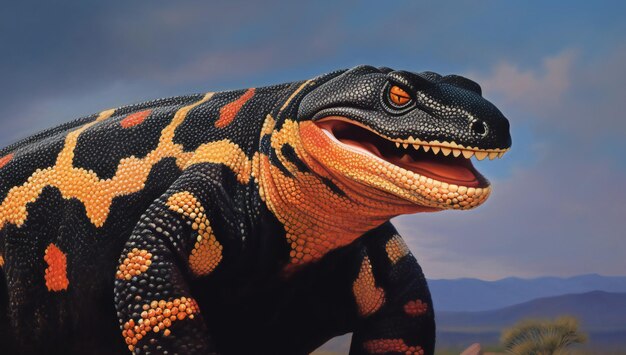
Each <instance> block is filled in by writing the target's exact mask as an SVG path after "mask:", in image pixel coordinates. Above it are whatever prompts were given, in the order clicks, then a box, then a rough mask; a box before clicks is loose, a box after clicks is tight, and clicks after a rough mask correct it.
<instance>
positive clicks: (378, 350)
mask: <svg viewBox="0 0 626 355" xmlns="http://www.w3.org/2000/svg"><path fill="white" fill-rule="evenodd" d="M363 347H364V348H365V350H366V351H367V352H369V353H370V354H386V353H390V352H396V353H402V354H406V355H424V349H422V348H421V347H420V346H417V345H415V346H409V345H406V343H405V342H404V340H402V339H376V340H368V341H366V342H365V343H363Z"/></svg>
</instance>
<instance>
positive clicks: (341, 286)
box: [0, 66, 511, 355]
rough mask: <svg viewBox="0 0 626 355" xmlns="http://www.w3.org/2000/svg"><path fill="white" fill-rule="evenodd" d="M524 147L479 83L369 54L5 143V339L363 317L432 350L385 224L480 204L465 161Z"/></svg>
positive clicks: (411, 278)
mask: <svg viewBox="0 0 626 355" xmlns="http://www.w3.org/2000/svg"><path fill="white" fill-rule="evenodd" d="M510 145H511V138H510V135H509V124H508V121H507V120H506V118H504V116H503V115H502V114H501V113H500V111H498V109H497V108H495V106H493V105H492V104H491V103H489V102H488V101H487V100H485V99H483V98H482V96H481V92H480V87H479V86H478V85H477V84H476V83H474V82H472V81H470V80H468V79H465V78H462V77H459V76H454V75H451V76H440V75H438V74H435V73H432V72H424V73H419V74H416V73H412V72H407V71H394V70H391V69H389V68H375V67H371V66H359V67H355V68H353V69H350V70H340V71H336V72H332V73H329V74H324V75H321V76H319V77H316V78H312V79H310V80H306V81H300V82H293V83H287V84H281V85H275V86H269V87H262V88H250V89H245V90H234V91H226V92H216V93H204V94H197V95H188V96H180V97H174V98H168V99H161V100H156V101H150V102H145V103H140V104H135V105H130V106H124V107H121V108H117V109H110V110H104V111H102V112H100V113H98V114H94V115H91V116H87V117H84V118H80V119H78V120H75V121H72V122H70V123H67V124H64V125H61V126H58V127H55V128H52V129H49V130H47V131H44V132H41V133H38V134H35V135H33V136H31V137H29V138H26V139H24V140H22V141H19V142H17V143H15V144H13V145H11V146H9V147H6V148H4V149H2V150H0V346H1V349H2V352H3V353H8V354H40V353H63V354H85V353H90V354H114V353H115V354H117V353H129V352H133V353H137V354H164V353H168V354H307V353H310V352H311V351H313V350H314V349H316V348H317V347H319V346H320V345H321V344H323V343H324V342H326V341H327V340H328V339H330V338H332V337H334V336H337V335H340V334H345V333H347V332H353V338H352V346H351V350H350V354H352V355H359V354H433V353H434V347H435V339H434V337H435V324H434V313H433V308H432V300H431V298H430V294H429V291H428V287H427V285H426V280H425V278H424V276H423V273H422V271H421V268H420V266H419V265H418V263H417V261H416V259H415V257H414V256H413V255H412V254H411V252H410V251H409V249H408V248H407V246H406V244H405V243H404V241H403V240H402V238H401V237H400V236H399V235H398V233H397V231H396V230H395V229H394V227H393V226H392V225H391V224H390V222H389V220H390V219H391V218H392V217H394V216H397V215H400V214H407V213H416V212H425V211H438V210H443V209H470V208H473V207H476V206H478V205H480V204H481V203H482V202H484V201H485V199H486V198H487V197H488V196H489V193H490V187H489V183H488V182H487V180H486V179H484V178H483V177H482V176H480V174H479V173H478V172H476V171H475V169H473V167H471V164H470V163H469V159H470V158H471V157H476V158H477V159H484V158H486V157H489V158H490V159H493V158H495V157H500V156H502V154H504V152H506V151H507V150H508V148H509V147H510ZM433 166H435V167H436V168H433ZM450 171H452V172H453V173H450Z"/></svg>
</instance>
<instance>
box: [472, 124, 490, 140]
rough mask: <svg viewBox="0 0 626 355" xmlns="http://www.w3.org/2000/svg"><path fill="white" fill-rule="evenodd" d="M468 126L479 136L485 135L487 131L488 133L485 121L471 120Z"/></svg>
mask: <svg viewBox="0 0 626 355" xmlns="http://www.w3.org/2000/svg"><path fill="white" fill-rule="evenodd" d="M469 128H470V130H471V131H472V132H474V133H476V134H478V135H480V136H481V137H484V136H486V135H487V133H489V127H488V126H487V123H485V121H480V120H476V121H472V122H471V123H470V125H469Z"/></svg>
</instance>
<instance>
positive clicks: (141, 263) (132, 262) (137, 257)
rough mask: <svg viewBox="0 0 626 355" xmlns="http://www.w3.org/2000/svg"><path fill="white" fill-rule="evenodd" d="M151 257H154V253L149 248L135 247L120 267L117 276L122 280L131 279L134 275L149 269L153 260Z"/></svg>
mask: <svg viewBox="0 0 626 355" xmlns="http://www.w3.org/2000/svg"><path fill="white" fill-rule="evenodd" d="M150 259H152V254H151V253H149V252H148V251H147V250H144V249H142V250H139V249H137V248H133V250H131V251H130V252H128V255H127V256H126V259H124V261H122V263H121V264H120V266H119V267H118V270H117V272H116V273H115V277H116V278H118V279H120V280H130V279H132V278H133V276H137V275H140V274H141V273H144V272H146V271H148V268H149V267H150V265H152V260H150Z"/></svg>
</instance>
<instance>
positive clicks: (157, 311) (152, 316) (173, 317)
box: [122, 297, 200, 351]
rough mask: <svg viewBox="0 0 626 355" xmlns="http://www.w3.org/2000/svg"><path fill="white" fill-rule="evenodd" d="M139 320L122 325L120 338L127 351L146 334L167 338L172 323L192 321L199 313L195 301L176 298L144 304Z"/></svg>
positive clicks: (133, 348) (132, 348)
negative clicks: (122, 338)
mask: <svg viewBox="0 0 626 355" xmlns="http://www.w3.org/2000/svg"><path fill="white" fill-rule="evenodd" d="M142 309H143V312H141V318H140V319H138V320H137V321H135V320H134V319H131V320H129V321H128V322H126V323H124V326H123V330H122V336H123V337H124V341H125V342H126V345H128V349H129V350H130V351H133V350H135V345H137V342H139V341H140V340H141V339H142V338H143V337H145V336H146V335H147V334H148V333H150V332H154V333H160V332H161V331H162V332H163V336H169V335H170V334H171V330H170V329H169V328H170V327H171V326H172V323H173V322H175V321H181V320H183V319H185V318H189V319H194V317H195V314H198V313H199V312H200V308H199V307H198V304H197V303H196V300H194V299H192V298H188V297H181V298H176V299H174V300H171V301H165V300H160V301H152V302H150V304H144V305H143V307H142Z"/></svg>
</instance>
